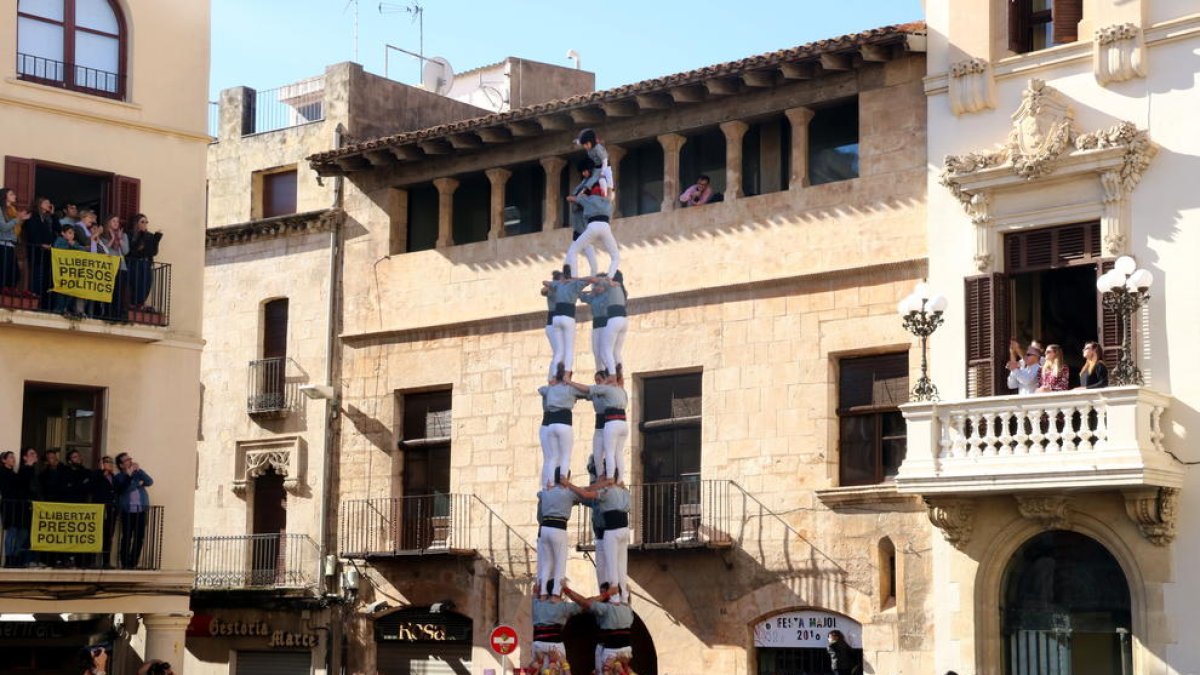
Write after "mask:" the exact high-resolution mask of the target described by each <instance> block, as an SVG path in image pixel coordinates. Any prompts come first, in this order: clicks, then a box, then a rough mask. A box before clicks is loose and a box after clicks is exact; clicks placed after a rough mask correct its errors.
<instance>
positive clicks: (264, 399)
mask: <svg viewBox="0 0 1200 675" xmlns="http://www.w3.org/2000/svg"><path fill="white" fill-rule="evenodd" d="M294 363H295V362H294V361H292V360H291V359H289V358H287V357H285V356H280V357H274V358H269V359H258V360H255V361H251V362H250V364H249V369H248V370H247V378H248V379H247V383H246V390H247V391H248V392H249V394H247V396H246V413H247V414H249V415H254V416H261V417H283V416H285V415H287V414H288V413H290V412H291V411H292V410H293V409H294V408H295V406H296V394H297V393H298V391H299V386H300V385H299V380H298V378H297V377H296V376H295V375H294V374H291V375H290V374H289V372H288V371H289V366H292V365H294Z"/></svg>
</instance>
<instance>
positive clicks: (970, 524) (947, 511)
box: [925, 497, 975, 551]
mask: <svg viewBox="0 0 1200 675" xmlns="http://www.w3.org/2000/svg"><path fill="white" fill-rule="evenodd" d="M925 506H926V508H928V510H929V522H931V523H933V524H934V525H935V526H936V527H937V528H938V529H939V530H941V531H942V534H943V535H944V536H945V537H946V541H948V542H950V544H951V545H952V546H954V548H957V549H959V550H960V551H961V550H962V549H963V547H965V546H966V545H967V542H969V541H970V540H971V532H972V531H973V530H974V528H975V502H974V501H972V500H970V499H952V498H945V499H943V498H929V497H926V498H925Z"/></svg>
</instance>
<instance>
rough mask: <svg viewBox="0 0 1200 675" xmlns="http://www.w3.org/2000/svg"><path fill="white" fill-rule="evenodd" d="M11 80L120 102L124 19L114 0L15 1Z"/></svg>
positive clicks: (122, 82) (122, 83) (123, 72)
mask: <svg viewBox="0 0 1200 675" xmlns="http://www.w3.org/2000/svg"><path fill="white" fill-rule="evenodd" d="M17 76H18V77H20V78H21V79H23V80H30V81H33V82H40V83H42V84H48V85H51V86H56V87H64V88H66V89H72V90H75V91H82V92H86V93H89V94H96V95H98V96H106V97H109V98H117V99H121V98H124V97H125V18H124V16H122V14H121V12H120V10H119V9H118V8H117V5H116V2H115V1H114V0H20V1H19V2H18V3H17Z"/></svg>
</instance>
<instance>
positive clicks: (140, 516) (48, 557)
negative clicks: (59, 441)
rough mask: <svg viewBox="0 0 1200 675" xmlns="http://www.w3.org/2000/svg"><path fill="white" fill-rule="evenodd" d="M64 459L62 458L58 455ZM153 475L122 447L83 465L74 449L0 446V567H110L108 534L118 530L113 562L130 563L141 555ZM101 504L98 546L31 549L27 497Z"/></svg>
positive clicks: (29, 501)
mask: <svg viewBox="0 0 1200 675" xmlns="http://www.w3.org/2000/svg"><path fill="white" fill-rule="evenodd" d="M64 460H65V461H64ZM153 484H154V479H153V478H151V477H150V475H149V474H148V473H146V471H145V470H144V469H142V468H141V467H140V466H138V463H137V462H136V461H135V460H134V459H133V457H131V456H130V455H129V453H127V452H122V453H121V454H119V455H117V456H116V459H115V460H114V459H113V458H112V457H109V456H107V455H105V456H104V457H101V458H100V463H99V466H98V467H97V468H95V469H89V468H88V467H87V466H86V465H85V464H84V463H83V456H82V454H81V453H80V452H79V451H78V450H68V451H67V452H66V456H65V457H60V452H59V451H58V450H56V449H54V448H50V449H47V450H46V451H45V452H42V453H39V452H38V451H37V449H36V448H26V449H24V450H23V451H21V454H20V457H19V458H18V457H17V454H16V453H14V452H12V451H11V450H10V451H5V452H0V527H3V530H4V567H94V568H104V569H111V568H112V567H113V560H112V558H113V556H112V551H113V536H114V534H116V533H117V532H118V527H119V532H120V537H119V540H118V545H117V564H118V565H120V567H121V568H122V569H134V568H136V567H137V566H138V562H139V561H140V559H141V557H142V548H143V546H144V543H145V540H146V524H147V519H148V516H149V513H150V496H149V494H148V493H147V491H146V488H148V487H150V486H151V485H153ZM34 502H53V503H67V504H103V505H104V515H103V526H102V527H103V532H102V537H103V538H102V542H101V551H100V552H99V553H95V554H85V555H83V556H76V555H73V554H67V553H57V552H39V551H34V550H33V547H32V546H31V542H30V528H31V527H32V525H33V503H34Z"/></svg>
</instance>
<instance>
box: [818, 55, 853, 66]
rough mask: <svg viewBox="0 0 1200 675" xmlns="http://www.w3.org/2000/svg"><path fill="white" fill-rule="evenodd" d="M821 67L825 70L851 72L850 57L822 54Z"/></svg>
mask: <svg viewBox="0 0 1200 675" xmlns="http://www.w3.org/2000/svg"><path fill="white" fill-rule="evenodd" d="M821 67H822V68H824V69H825V70H850V57H849V56H846V55H845V54H822V55H821Z"/></svg>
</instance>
